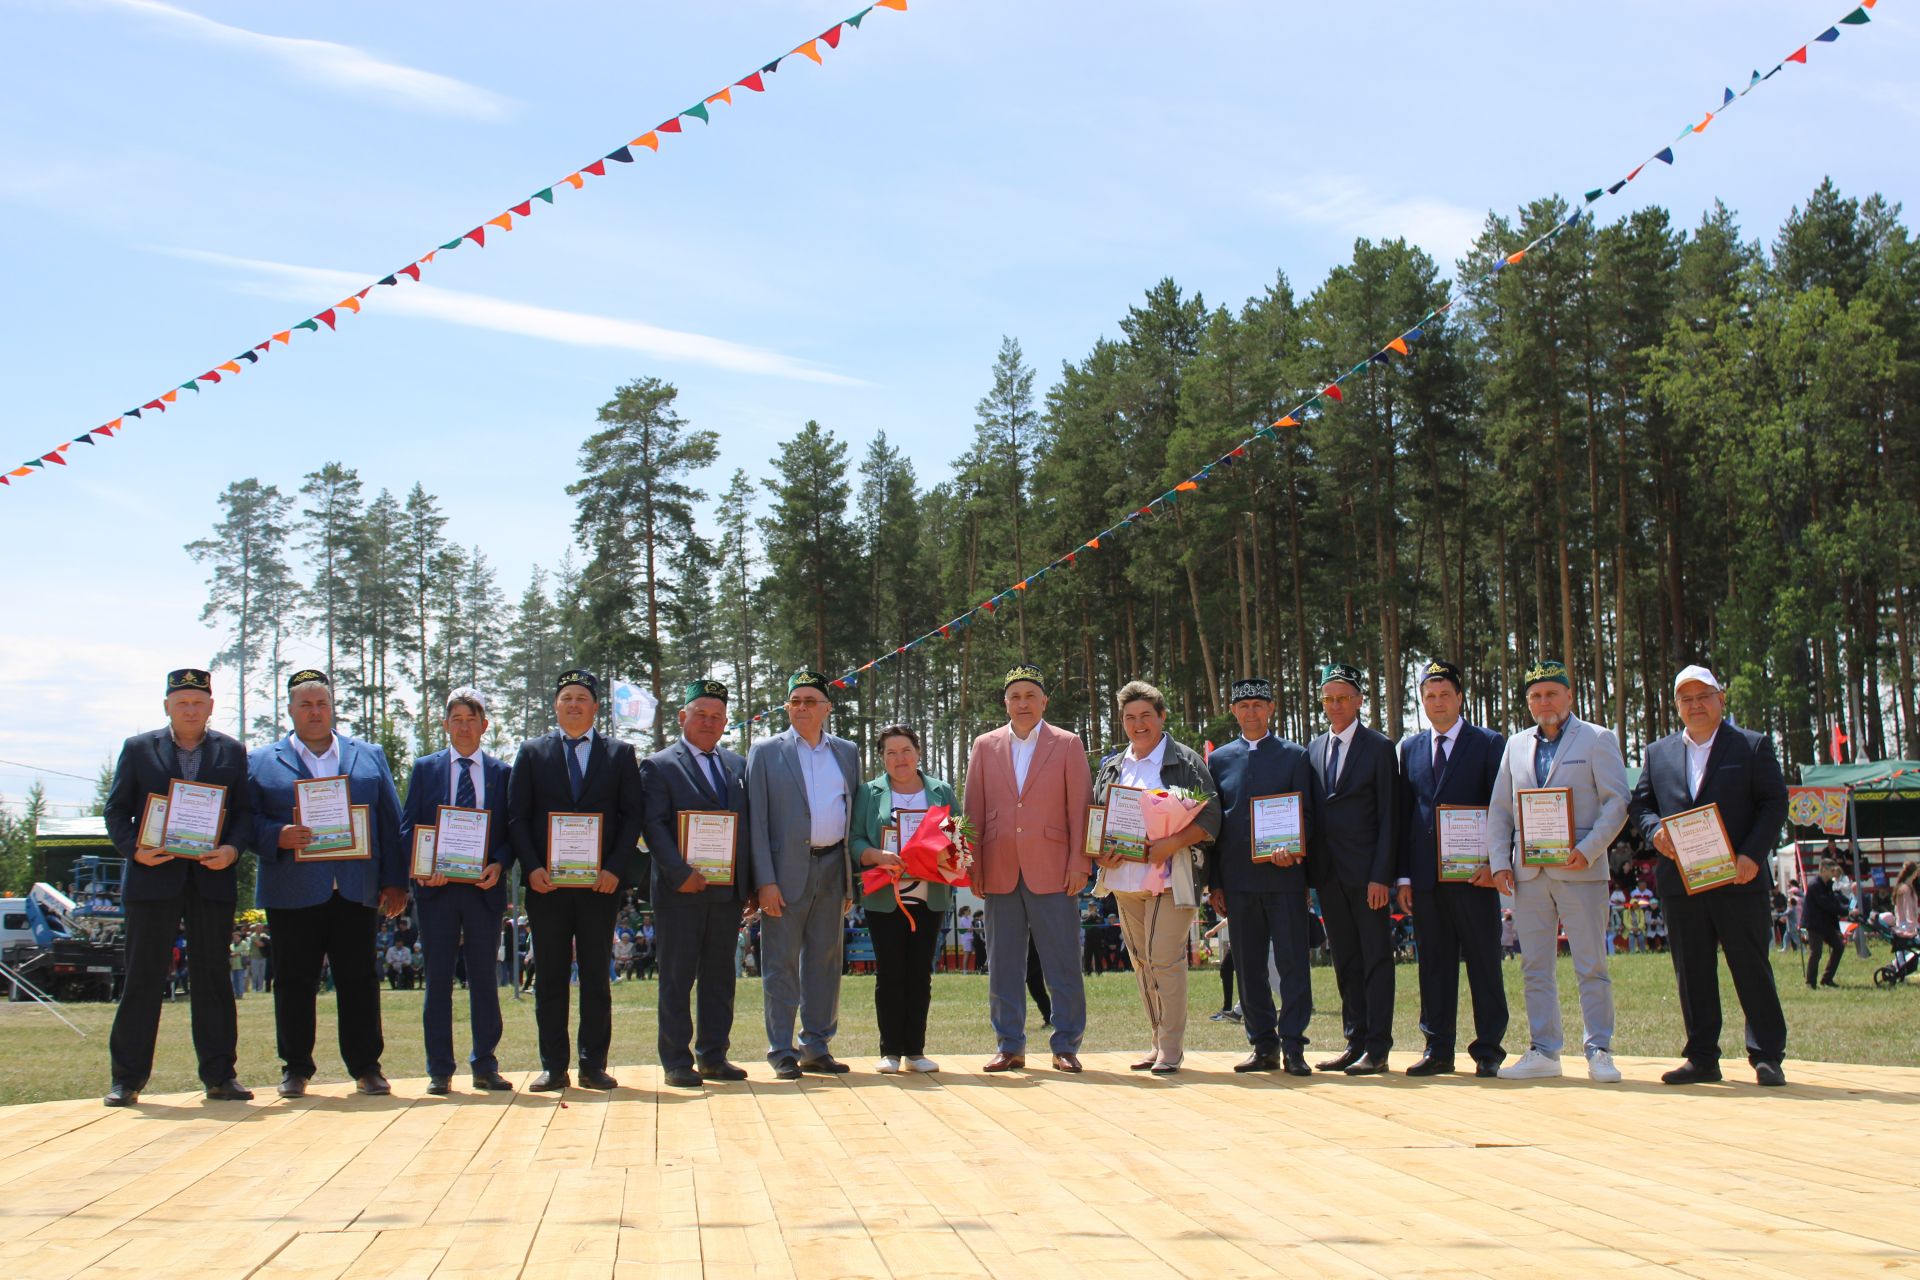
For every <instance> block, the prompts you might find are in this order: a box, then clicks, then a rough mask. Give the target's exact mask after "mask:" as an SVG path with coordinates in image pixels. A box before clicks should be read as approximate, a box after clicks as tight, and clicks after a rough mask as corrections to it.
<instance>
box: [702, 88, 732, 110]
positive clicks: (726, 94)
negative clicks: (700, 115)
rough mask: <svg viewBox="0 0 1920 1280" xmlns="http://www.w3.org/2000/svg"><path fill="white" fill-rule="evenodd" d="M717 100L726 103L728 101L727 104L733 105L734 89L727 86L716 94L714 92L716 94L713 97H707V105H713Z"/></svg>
mask: <svg viewBox="0 0 1920 1280" xmlns="http://www.w3.org/2000/svg"><path fill="white" fill-rule="evenodd" d="M716 102H724V103H726V104H727V105H728V106H732V105H733V90H732V88H730V87H729V88H726V89H722V90H721V91H720V92H718V93H716V94H714V95H713V96H712V97H711V98H708V99H707V105H708V106H712V105H713V104H714V103H716Z"/></svg>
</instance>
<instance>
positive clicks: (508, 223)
mask: <svg viewBox="0 0 1920 1280" xmlns="http://www.w3.org/2000/svg"><path fill="white" fill-rule="evenodd" d="M487 225H488V226H490V227H498V228H500V229H501V230H502V231H511V230H513V215H512V214H510V213H503V214H501V215H500V216H499V217H497V218H488V219H487Z"/></svg>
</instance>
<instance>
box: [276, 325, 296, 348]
mask: <svg viewBox="0 0 1920 1280" xmlns="http://www.w3.org/2000/svg"><path fill="white" fill-rule="evenodd" d="M273 340H274V341H275V342H277V343H279V344H280V345H281V346H283V347H284V346H286V345H287V344H288V343H289V342H292V341H293V330H291V329H282V330H281V331H280V332H279V333H276V334H274V335H273Z"/></svg>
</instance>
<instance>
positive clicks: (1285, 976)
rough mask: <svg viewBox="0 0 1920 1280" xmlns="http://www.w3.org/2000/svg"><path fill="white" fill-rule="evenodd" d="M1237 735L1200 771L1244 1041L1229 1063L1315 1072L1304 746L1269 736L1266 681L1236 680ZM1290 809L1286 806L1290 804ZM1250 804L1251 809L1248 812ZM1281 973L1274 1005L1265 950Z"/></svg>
mask: <svg viewBox="0 0 1920 1280" xmlns="http://www.w3.org/2000/svg"><path fill="white" fill-rule="evenodd" d="M1231 692H1232V705H1233V718H1234V720H1235V721H1236V722H1238V723H1239V725H1240V736H1239V737H1237V738H1235V739H1234V740H1233V741H1232V742H1229V743H1226V744H1225V745H1223V746H1220V747H1216V748H1214V752H1213V754H1212V755H1210V756H1208V757H1207V770H1208V772H1209V773H1210V774H1212V776H1213V783H1214V787H1215V788H1216V790H1218V792H1219V794H1220V834H1219V836H1218V837H1217V838H1215V840H1214V842H1213V844H1212V846H1211V848H1210V849H1209V850H1208V856H1207V896H1208V898H1209V900H1210V901H1211V902H1212V903H1213V909H1214V910H1215V911H1218V912H1220V913H1221V914H1222V915H1224V916H1226V918H1227V927H1228V932H1229V933H1230V934H1231V935H1232V938H1233V948H1232V950H1233V963H1234V966H1235V970H1236V972H1237V973H1238V975H1239V978H1240V1010H1241V1014H1242V1016H1243V1018H1244V1024H1243V1025H1244V1026H1245V1028H1246V1032H1247V1044H1248V1045H1249V1046H1251V1047H1252V1050H1253V1052H1252V1053H1250V1054H1249V1055H1248V1056H1247V1058H1246V1059H1245V1061H1242V1062H1238V1063H1235V1064H1234V1068H1233V1069H1234V1070H1235V1071H1242V1072H1245V1071H1276V1070H1280V1069H1282V1068H1283V1067H1284V1069H1285V1070H1286V1073H1287V1074H1288V1075H1292V1076H1305V1075H1311V1074H1313V1071H1312V1068H1310V1067H1308V1066H1307V1060H1306V1057H1305V1052H1306V1047H1307V1023H1308V1022H1309V1021H1310V1020H1311V1019H1312V1017H1313V983H1312V978H1311V970H1310V969H1309V967H1308V966H1309V963H1310V959H1309V953H1308V946H1307V943H1308V935H1309V933H1310V931H1311V925H1310V924H1309V922H1308V912H1307V873H1306V866H1305V863H1306V842H1307V841H1308V840H1310V839H1312V837H1313V817H1314V815H1313V795H1314V788H1313V767H1312V765H1311V764H1310V763H1309V761H1308V760H1307V752H1306V749H1305V748H1304V747H1302V746H1300V745H1299V744H1298V743H1294V742H1289V741H1287V740H1286V739H1284V738H1281V737H1278V736H1276V735H1275V734H1274V733H1273V732H1272V731H1271V730H1270V728H1269V726H1270V725H1271V724H1272V722H1273V682H1272V681H1271V680H1266V679H1263V678H1260V677H1254V678H1251V679H1246V680H1236V681H1234V683H1233V688H1232V691H1231ZM1290 809H1291V811H1292V812H1291V814H1290V813H1289V810H1290ZM1256 811H1257V817H1256ZM1269 955H1271V956H1272V957H1273V967H1274V970H1275V971H1276V972H1277V973H1278V974H1279V975H1280V1008H1279V1010H1278V1013H1277V1014H1276V1012H1275V1010H1274V1006H1273V987H1272V984H1271V983H1270V982H1269V980H1268V975H1267V957H1268V956H1269Z"/></svg>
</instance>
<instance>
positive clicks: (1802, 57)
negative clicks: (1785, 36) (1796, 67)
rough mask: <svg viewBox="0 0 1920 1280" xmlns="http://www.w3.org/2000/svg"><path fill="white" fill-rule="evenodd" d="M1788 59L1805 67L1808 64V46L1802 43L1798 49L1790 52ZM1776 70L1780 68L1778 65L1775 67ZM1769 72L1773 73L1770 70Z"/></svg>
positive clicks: (1769, 73)
mask: <svg viewBox="0 0 1920 1280" xmlns="http://www.w3.org/2000/svg"><path fill="white" fill-rule="evenodd" d="M1786 60H1787V61H1788V62H1797V63H1799V64H1800V65H1801V66H1803V67H1804V66H1806V65H1807V46H1805V45H1801V46H1800V47H1799V48H1798V49H1795V50H1794V51H1793V52H1792V53H1790V54H1788V55H1787V59H1786ZM1774 70H1775V71H1777V70H1779V68H1778V67H1776V68H1774ZM1767 74H1768V75H1772V74H1773V72H1772V71H1769V72H1768V73H1767Z"/></svg>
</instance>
